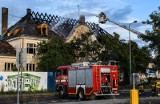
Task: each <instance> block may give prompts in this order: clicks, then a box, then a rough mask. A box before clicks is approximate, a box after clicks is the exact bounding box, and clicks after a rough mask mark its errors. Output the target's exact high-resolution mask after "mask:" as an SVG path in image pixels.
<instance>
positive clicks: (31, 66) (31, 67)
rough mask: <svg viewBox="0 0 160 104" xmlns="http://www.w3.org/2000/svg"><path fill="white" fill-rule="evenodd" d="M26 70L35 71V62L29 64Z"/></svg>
mask: <svg viewBox="0 0 160 104" xmlns="http://www.w3.org/2000/svg"><path fill="white" fill-rule="evenodd" d="M26 71H35V64H30V63H28V64H27V67H26Z"/></svg>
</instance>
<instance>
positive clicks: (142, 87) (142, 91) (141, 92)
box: [138, 82, 144, 95]
mask: <svg viewBox="0 0 160 104" xmlns="http://www.w3.org/2000/svg"><path fill="white" fill-rule="evenodd" d="M138 90H139V95H142V94H143V93H144V86H143V83H142V82H140V84H139V85H138Z"/></svg>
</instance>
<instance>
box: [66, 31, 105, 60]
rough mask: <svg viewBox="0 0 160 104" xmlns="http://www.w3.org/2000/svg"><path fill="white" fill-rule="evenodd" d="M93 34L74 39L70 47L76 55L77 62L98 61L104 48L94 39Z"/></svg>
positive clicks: (89, 33)
mask: <svg viewBox="0 0 160 104" xmlns="http://www.w3.org/2000/svg"><path fill="white" fill-rule="evenodd" d="M92 35H93V33H91V32H88V33H85V34H82V35H81V37H79V38H75V39H73V40H72V41H71V42H70V43H69V45H70V46H71V47H72V50H73V51H74V53H75V58H76V61H78V62H79V61H98V60H99V56H100V54H101V51H102V48H103V46H102V45H101V44H100V43H99V42H98V41H97V40H94V39H93V38H92Z"/></svg>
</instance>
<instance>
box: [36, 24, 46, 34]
mask: <svg viewBox="0 0 160 104" xmlns="http://www.w3.org/2000/svg"><path fill="white" fill-rule="evenodd" d="M38 29H39V30H40V34H41V35H48V25H47V24H45V23H42V24H40V25H39V26H38Z"/></svg>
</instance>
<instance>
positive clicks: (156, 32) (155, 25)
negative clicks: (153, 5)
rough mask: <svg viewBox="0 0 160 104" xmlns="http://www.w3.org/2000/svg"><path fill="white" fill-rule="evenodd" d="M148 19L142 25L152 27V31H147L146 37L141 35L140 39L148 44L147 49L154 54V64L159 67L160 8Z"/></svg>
mask: <svg viewBox="0 0 160 104" xmlns="http://www.w3.org/2000/svg"><path fill="white" fill-rule="evenodd" d="M149 17H150V20H147V21H146V22H144V23H146V24H150V25H152V30H147V31H146V32H145V33H146V35H141V36H140V38H142V39H143V40H144V41H146V42H149V48H150V49H151V50H152V51H154V54H155V64H157V65H158V66H159V67H160V58H159V57H160V7H159V8H158V10H157V11H154V12H152V13H151V14H150V15H149Z"/></svg>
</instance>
